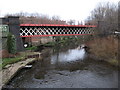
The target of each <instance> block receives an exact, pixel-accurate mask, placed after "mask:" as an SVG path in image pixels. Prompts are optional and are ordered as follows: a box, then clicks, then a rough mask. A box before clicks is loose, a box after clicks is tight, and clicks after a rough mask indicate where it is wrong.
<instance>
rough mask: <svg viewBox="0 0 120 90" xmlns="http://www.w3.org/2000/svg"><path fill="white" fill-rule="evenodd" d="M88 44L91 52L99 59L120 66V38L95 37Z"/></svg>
mask: <svg viewBox="0 0 120 90" xmlns="http://www.w3.org/2000/svg"><path fill="white" fill-rule="evenodd" d="M86 45H87V46H88V47H89V48H90V50H89V52H90V53H91V54H92V55H94V56H95V58H97V60H101V61H105V62H108V63H109V64H111V65H112V66H116V67H120V65H119V63H118V61H119V60H118V52H119V51H118V39H117V38H116V37H115V36H108V37H102V38H100V37H99V38H95V39H94V40H91V41H89V42H87V43H86Z"/></svg>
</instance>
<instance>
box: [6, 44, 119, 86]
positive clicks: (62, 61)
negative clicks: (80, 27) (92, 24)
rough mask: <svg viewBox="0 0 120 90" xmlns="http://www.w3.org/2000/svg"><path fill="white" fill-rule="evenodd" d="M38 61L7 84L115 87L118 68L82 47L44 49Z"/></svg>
mask: <svg viewBox="0 0 120 90" xmlns="http://www.w3.org/2000/svg"><path fill="white" fill-rule="evenodd" d="M42 57H43V59H42V60H39V61H36V62H35V63H33V66H32V68H31V69H25V68H24V69H22V70H21V71H20V72H19V73H18V74H17V75H16V76H15V77H14V78H13V79H12V80H11V81H10V82H9V83H8V84H7V85H6V87H9V88H10V87H11V88H117V87H118V71H117V70H116V69H114V68H113V67H111V66H110V65H108V64H107V63H105V62H100V61H97V60H92V59H91V58H89V57H88V54H87V53H86V52H85V50H84V49H78V48H77V47H74V48H62V49H61V48H60V47H59V46H58V47H57V49H56V48H46V49H44V50H42Z"/></svg>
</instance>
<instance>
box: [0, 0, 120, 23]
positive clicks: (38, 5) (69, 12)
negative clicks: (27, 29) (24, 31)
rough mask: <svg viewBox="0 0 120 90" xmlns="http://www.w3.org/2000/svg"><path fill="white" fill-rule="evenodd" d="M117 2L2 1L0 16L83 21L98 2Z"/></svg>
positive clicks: (95, 0)
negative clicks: (30, 15)
mask: <svg viewBox="0 0 120 90" xmlns="http://www.w3.org/2000/svg"><path fill="white" fill-rule="evenodd" d="M105 1H109V2H115V3H116V2H118V1H119V0H19V1H18V0H2V1H1V2H0V16H4V15H5V14H7V13H18V12H21V11H23V12H29V13H34V12H37V13H42V14H47V15H49V16H53V15H58V16H60V17H61V19H64V20H69V19H75V20H79V21H81V20H84V19H86V18H87V16H89V14H90V12H91V10H93V9H94V8H95V7H96V5H97V3H98V2H105Z"/></svg>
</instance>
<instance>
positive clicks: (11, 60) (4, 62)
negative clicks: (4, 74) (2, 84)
mask: <svg viewBox="0 0 120 90" xmlns="http://www.w3.org/2000/svg"><path fill="white" fill-rule="evenodd" d="M23 59H25V57H21V56H19V57H15V58H3V59H2V68H4V67H5V66H6V65H8V64H13V63H16V62H18V61H21V60H23Z"/></svg>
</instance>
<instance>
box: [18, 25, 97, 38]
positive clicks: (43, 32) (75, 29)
mask: <svg viewBox="0 0 120 90" xmlns="http://www.w3.org/2000/svg"><path fill="white" fill-rule="evenodd" d="M95 27H96V26H95V25H57V24H20V36H21V37H43V36H71V35H91V34H94V29H93V28H95Z"/></svg>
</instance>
